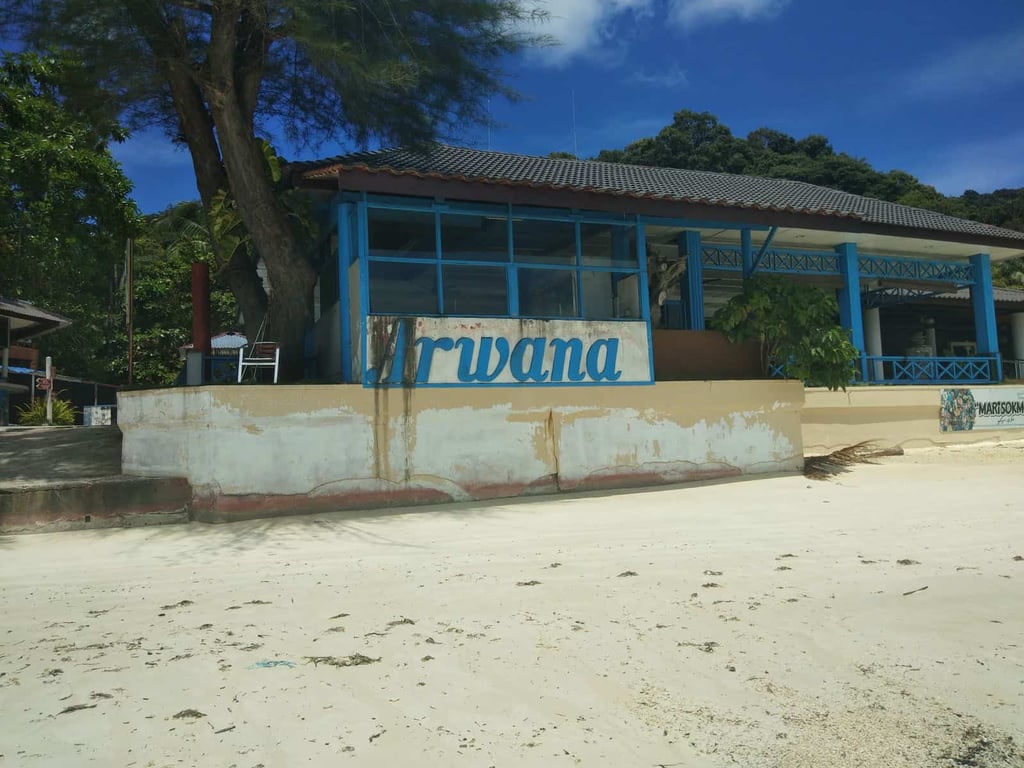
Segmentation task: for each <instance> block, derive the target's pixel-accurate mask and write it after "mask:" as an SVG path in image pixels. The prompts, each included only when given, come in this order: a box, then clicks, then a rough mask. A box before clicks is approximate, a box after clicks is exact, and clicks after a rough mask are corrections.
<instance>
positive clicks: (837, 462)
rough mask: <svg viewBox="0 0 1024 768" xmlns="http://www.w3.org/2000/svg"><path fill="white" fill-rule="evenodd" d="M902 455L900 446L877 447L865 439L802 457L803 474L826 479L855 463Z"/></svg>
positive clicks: (812, 477) (815, 478)
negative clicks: (821, 453) (854, 443)
mask: <svg viewBox="0 0 1024 768" xmlns="http://www.w3.org/2000/svg"><path fill="white" fill-rule="evenodd" d="M902 455H903V449H902V448H900V447H895V448H879V447H878V446H877V445H876V444H875V443H874V441H872V440H865V441H864V442H862V443H857V444H856V445H851V446H848V447H846V448H840V449H839V450H837V451H832V453H829V454H827V455H825V456H806V457H804V475H805V476H806V477H809V478H811V479H812V480H828V479H829V478H832V477H835V476H836V475H839V474H842V473H843V472H846V471H847V470H848V469H849V468H850V467H852V466H854V465H855V464H874V463H875V462H874V461H873V459H877V458H881V457H882V456H902Z"/></svg>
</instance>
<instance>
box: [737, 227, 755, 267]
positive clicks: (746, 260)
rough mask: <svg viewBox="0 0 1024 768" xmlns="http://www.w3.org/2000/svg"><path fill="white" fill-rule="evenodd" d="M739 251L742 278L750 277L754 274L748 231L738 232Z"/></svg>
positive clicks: (752, 253) (752, 254)
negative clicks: (741, 258)
mask: <svg viewBox="0 0 1024 768" xmlns="http://www.w3.org/2000/svg"><path fill="white" fill-rule="evenodd" d="M740 251H741V252H742V254H743V277H744V278H748V277H751V276H752V275H753V274H754V246H753V245H752V243H751V240H750V230H749V229H741V230H740Z"/></svg>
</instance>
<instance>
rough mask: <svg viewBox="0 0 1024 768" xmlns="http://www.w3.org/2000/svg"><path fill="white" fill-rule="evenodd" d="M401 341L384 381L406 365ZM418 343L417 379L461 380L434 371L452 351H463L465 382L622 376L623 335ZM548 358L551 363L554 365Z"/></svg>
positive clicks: (459, 370)
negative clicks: (589, 338)
mask: <svg viewBox="0 0 1024 768" xmlns="http://www.w3.org/2000/svg"><path fill="white" fill-rule="evenodd" d="M399 335H400V334H399ZM399 341H400V340H399ZM395 346H396V349H395V351H394V362H393V363H392V366H391V369H390V371H389V372H388V375H387V376H386V377H385V378H384V380H383V382H382V383H391V382H392V381H393V380H395V379H396V377H398V376H400V375H401V371H402V370H403V368H404V365H403V364H402V363H403V360H402V357H403V355H402V346H403V345H402V344H397V345H395ZM415 348H416V351H417V361H416V383H417V384H443V383H455V382H454V381H451V379H449V378H447V376H450V374H447V375H442V376H441V377H440V379H441V380H439V379H438V378H437V377H435V376H433V373H434V372H433V368H434V362H435V360H436V358H437V356H438V355H443V354H444V353H446V352H457V353H458V355H459V357H458V367H457V369H456V372H455V377H456V380H457V381H458V382H460V383H463V384H477V383H479V384H489V383H492V382H496V381H501V380H504V381H505V382H507V383H509V384H511V383H512V381H513V380H514V381H515V382H519V383H523V384H540V383H543V382H547V381H550V382H552V383H560V382H564V383H567V384H571V383H575V382H580V381H591V382H601V381H608V382H614V381H618V380H619V379H621V378H622V371H621V370H620V369H619V367H618V356H619V340H618V339H597V340H595V341H593V342H591V343H590V344H589V347H588V346H587V345H586V344H585V343H584V341H583V340H582V339H548V338H546V337H543V336H538V337H528V338H521V339H518V340H516V342H515V345H514V346H512V344H511V342H510V341H509V340H508V339H506V338H503V337H501V336H498V337H492V336H483V337H481V338H480V339H472V338H469V337H466V336H462V337H460V338H458V339H453V338H452V337H450V336H440V337H437V338H430V337H421V338H418V339H416V343H415ZM444 360H445V362H447V363H448V365H450V364H451V363H454V362H455V361H454V358H451V357H446V358H444ZM449 361H450V362H449ZM545 363H550V370H549V369H548V367H546V365H545ZM447 370H451V369H450V368H448V369H447Z"/></svg>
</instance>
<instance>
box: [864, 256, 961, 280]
mask: <svg viewBox="0 0 1024 768" xmlns="http://www.w3.org/2000/svg"><path fill="white" fill-rule="evenodd" d="M857 265H858V268H859V271H860V275H861V277H877V278H886V279H889V280H920V281H922V282H940V283H952V284H954V285H973V284H974V280H975V275H974V265H973V264H958V263H955V262H945V261H929V260H926V259H905V258H899V257H894V256H861V257H860V258H859V259H858V260H857Z"/></svg>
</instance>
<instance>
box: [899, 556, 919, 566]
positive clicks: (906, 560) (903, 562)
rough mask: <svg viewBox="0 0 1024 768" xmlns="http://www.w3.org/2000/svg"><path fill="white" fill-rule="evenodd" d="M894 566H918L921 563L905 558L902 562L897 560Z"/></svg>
mask: <svg viewBox="0 0 1024 768" xmlns="http://www.w3.org/2000/svg"><path fill="white" fill-rule="evenodd" d="M896 564H897V565H920V564H921V563H920V561H918V560H911V559H910V558H908V557H905V558H903V559H902V560H897V561H896Z"/></svg>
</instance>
